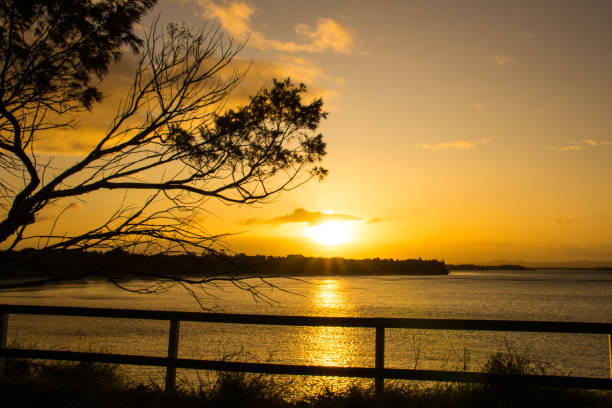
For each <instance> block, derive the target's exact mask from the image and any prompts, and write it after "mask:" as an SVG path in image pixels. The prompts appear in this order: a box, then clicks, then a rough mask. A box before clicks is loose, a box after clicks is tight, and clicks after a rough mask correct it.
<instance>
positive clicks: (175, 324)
mask: <svg viewBox="0 0 612 408" xmlns="http://www.w3.org/2000/svg"><path fill="white" fill-rule="evenodd" d="M11 314H21V315H23V314H27V315H53V316H85V317H106V318H115V319H147V320H166V321H169V322H170V330H169V337H168V355H167V357H151V356H141V355H127V354H111V353H87V352H74V351H54V350H35V349H19V348H9V347H7V344H6V342H7V328H8V321H9V315H11ZM181 321H188V322H215V323H233V324H257V325H280V326H331V327H361V328H372V329H375V330H376V342H375V366H374V367H329V366H306V365H290V364H274V363H247V362H233V361H218V360H199V359H188V358H178V347H179V332H180V322H181ZM387 328H394V329H428V330H476V331H482V330H487V331H516V332H555V333H586V334H601V335H608V344H609V354H610V375H611V378H612V323H584V322H545V321H512V320H466V319H463V320H462V319H404V318H369V317H365V318H364V317H313V316H274V315H250V314H225V313H201V312H171V311H153V310H130V309H108V308H83V307H53V306H20V305H0V376H1V375H2V372H3V366H4V359H5V358H32V359H50V360H69V361H83V362H100V363H114V364H130V365H143V366H159V367H166V384H165V385H166V390H174V389H175V385H176V369H177V368H190V369H201V370H216V371H230V372H251V373H264V374H285V375H316V376H334V377H355V378H373V379H374V380H375V392H376V395H377V396H381V395H382V393H383V390H384V380H385V379H396V380H424V381H450V382H472V383H488V384H500V383H502V384H514V385H533V386H552V387H566V388H587V389H600V390H611V389H612V379H607V378H591V377H568V376H551V375H513V374H489V373H480V372H465V371H441V370H416V369H397V368H385V329H387Z"/></svg>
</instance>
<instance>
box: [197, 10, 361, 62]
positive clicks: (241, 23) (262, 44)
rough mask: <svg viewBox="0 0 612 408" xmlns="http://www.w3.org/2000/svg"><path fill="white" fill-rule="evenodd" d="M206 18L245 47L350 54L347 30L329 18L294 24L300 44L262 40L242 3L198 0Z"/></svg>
mask: <svg viewBox="0 0 612 408" xmlns="http://www.w3.org/2000/svg"><path fill="white" fill-rule="evenodd" d="M199 4H200V5H201V6H202V8H203V9H204V15H205V16H206V17H207V18H214V19H216V20H218V21H219V22H220V23H221V26H222V27H223V29H224V30H225V31H226V32H227V33H228V34H230V35H231V36H232V37H234V38H236V39H237V40H239V41H246V40H248V45H249V46H250V47H253V48H257V49H260V50H268V49H273V50H277V51H284V52H312V53H314V52H324V51H333V52H336V53H340V54H352V53H353V52H354V51H355V47H356V45H355V40H354V39H353V35H352V33H351V32H350V30H349V29H348V28H347V27H345V26H343V25H342V24H340V23H338V22H337V21H335V20H332V19H331V18H319V19H317V22H316V24H315V25H314V26H309V25H307V24H297V25H296V26H295V33H296V34H297V35H298V36H300V37H301V38H302V39H303V40H304V41H303V42H301V43H295V42H293V41H279V40H273V39H269V38H266V36H265V35H264V34H263V33H261V32H259V31H257V30H255V29H254V28H253V27H252V25H251V17H252V15H253V14H254V13H255V8H254V7H252V6H250V5H249V4H247V3H245V2H242V1H232V2H230V3H224V4H223V5H220V4H217V3H216V2H215V1H212V0H200V1H199Z"/></svg>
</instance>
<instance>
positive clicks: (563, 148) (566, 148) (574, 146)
mask: <svg viewBox="0 0 612 408" xmlns="http://www.w3.org/2000/svg"><path fill="white" fill-rule="evenodd" d="M582 149H583V147H582V146H580V145H577V144H570V145H567V146H560V147H556V146H549V147H548V150H553V151H555V152H568V151H578V150H582Z"/></svg>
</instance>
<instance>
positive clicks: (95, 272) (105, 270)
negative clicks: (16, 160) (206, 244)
mask: <svg viewBox="0 0 612 408" xmlns="http://www.w3.org/2000/svg"><path fill="white" fill-rule="evenodd" d="M447 274H448V269H447V267H446V264H445V263H444V262H443V261H438V260H423V259H404V260H399V259H380V258H374V259H359V260H357V259H346V258H315V257H306V256H302V255H287V256H282V257H278V256H265V255H255V256H249V255H245V254H238V255H226V254H214V255H203V256H196V255H140V254H130V253H128V252H125V251H122V250H111V251H108V252H95V251H37V250H31V249H28V250H22V251H4V252H0V276H2V277H4V280H7V279H9V280H19V281H22V280H26V281H27V280H32V281H36V280H40V279H41V278H51V279H52V280H53V281H69V280H80V279H87V278H95V277H105V278H110V279H113V280H130V279H139V278H145V279H147V278H150V279H156V278H161V279H164V278H173V277H183V278H193V279H194V280H195V279H198V278H202V277H206V278H211V277H273V276H291V277H301V276H350V275H373V276H376V275H380V276H383V275H447ZM0 286H2V285H0Z"/></svg>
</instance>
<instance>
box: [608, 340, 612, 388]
mask: <svg viewBox="0 0 612 408" xmlns="http://www.w3.org/2000/svg"><path fill="white" fill-rule="evenodd" d="M608 354H610V379H612V333H610V334H608Z"/></svg>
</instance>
